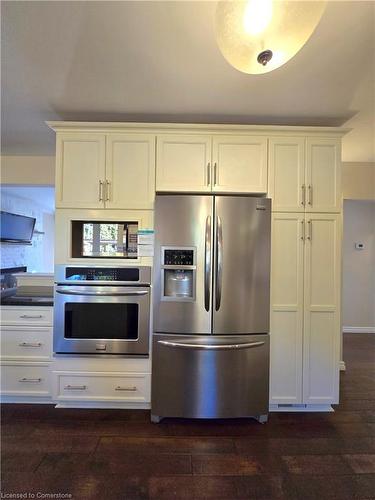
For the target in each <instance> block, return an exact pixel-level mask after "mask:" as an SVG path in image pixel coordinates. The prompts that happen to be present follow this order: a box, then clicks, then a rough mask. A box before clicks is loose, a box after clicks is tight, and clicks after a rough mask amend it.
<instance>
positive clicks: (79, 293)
mask: <svg viewBox="0 0 375 500" xmlns="http://www.w3.org/2000/svg"><path fill="white" fill-rule="evenodd" d="M149 312H150V288H149V287H141V286H134V287H130V286H106V285H104V286H97V285H86V286H85V285H76V286H73V285H72V284H70V285H57V286H56V287H55V298H54V336H53V349H54V352H55V353H57V354H58V353H72V354H139V355H148V353H149ZM111 325H113V326H111Z"/></svg>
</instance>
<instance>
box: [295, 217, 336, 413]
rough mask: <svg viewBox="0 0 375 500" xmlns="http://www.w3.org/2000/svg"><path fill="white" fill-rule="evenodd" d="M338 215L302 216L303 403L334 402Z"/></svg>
mask: <svg viewBox="0 0 375 500" xmlns="http://www.w3.org/2000/svg"><path fill="white" fill-rule="evenodd" d="M340 217H341V216H340V215H334V214H310V215H306V245H305V246H306V248H305V279H304V282H305V294H304V309H305V312H304V360H303V364H304V372H303V386H304V388H303V394H304V401H303V402H304V403H310V404H311V403H313V404H325V403H337V402H338V392H339V352H340V288H341V284H340V273H341V269H340V267H341V251H340V248H341V230H340Z"/></svg>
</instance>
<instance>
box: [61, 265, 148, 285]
mask: <svg viewBox="0 0 375 500" xmlns="http://www.w3.org/2000/svg"><path fill="white" fill-rule="evenodd" d="M65 279H66V280H68V281H135V282H136V281H139V269H137V268H134V269H129V268H126V269H124V268H123V269H121V268H118V267H67V268H66V270H65Z"/></svg>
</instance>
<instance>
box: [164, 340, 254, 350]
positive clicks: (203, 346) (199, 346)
mask: <svg viewBox="0 0 375 500" xmlns="http://www.w3.org/2000/svg"><path fill="white" fill-rule="evenodd" d="M158 344H163V345H165V346H168V347H181V348H182V349H203V350H207V351H215V350H225V349H250V348H251V347H260V346H261V345H264V342H246V343H243V344H217V345H210V344H183V343H181V342H169V341H168V340H158Z"/></svg>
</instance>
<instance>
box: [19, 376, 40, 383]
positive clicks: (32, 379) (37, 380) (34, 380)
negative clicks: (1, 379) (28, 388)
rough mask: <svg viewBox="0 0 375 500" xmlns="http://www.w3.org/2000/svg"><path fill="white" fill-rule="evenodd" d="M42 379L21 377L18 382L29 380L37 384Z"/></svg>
mask: <svg viewBox="0 0 375 500" xmlns="http://www.w3.org/2000/svg"><path fill="white" fill-rule="evenodd" d="M41 381H42V379H41V378H26V377H24V378H21V379H20V380H19V381H18V382H31V383H34V384H39V383H40V382H41Z"/></svg>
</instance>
